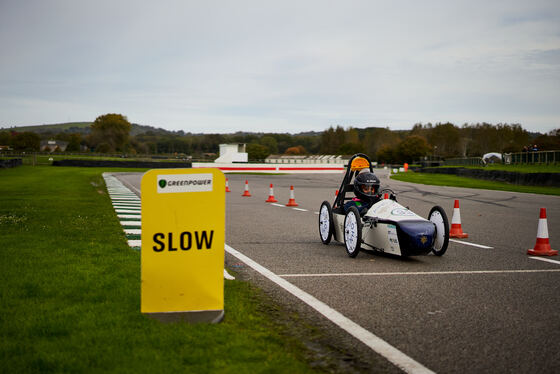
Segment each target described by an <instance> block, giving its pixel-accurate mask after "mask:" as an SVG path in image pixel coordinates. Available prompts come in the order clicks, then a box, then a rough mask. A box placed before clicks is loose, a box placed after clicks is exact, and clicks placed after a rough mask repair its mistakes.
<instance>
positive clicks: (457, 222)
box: [449, 200, 469, 238]
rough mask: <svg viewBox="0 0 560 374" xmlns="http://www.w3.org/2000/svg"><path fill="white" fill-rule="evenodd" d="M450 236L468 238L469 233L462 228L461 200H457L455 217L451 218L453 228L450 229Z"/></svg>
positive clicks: (454, 211)
mask: <svg viewBox="0 0 560 374" xmlns="http://www.w3.org/2000/svg"><path fill="white" fill-rule="evenodd" d="M449 237H450V238H468V237H469V234H466V233H464V232H463V229H462V228H461V211H460V210H459V200H455V206H454V207H453V218H451V230H449Z"/></svg>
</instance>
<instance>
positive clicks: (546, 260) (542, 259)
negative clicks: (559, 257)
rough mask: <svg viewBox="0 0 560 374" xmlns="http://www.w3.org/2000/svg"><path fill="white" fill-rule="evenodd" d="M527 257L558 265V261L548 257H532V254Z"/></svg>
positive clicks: (559, 262) (559, 263)
mask: <svg viewBox="0 0 560 374" xmlns="http://www.w3.org/2000/svg"><path fill="white" fill-rule="evenodd" d="M529 258H530V259H533V260H539V261H545V262H550V263H551V264H556V265H560V261H556V260H551V259H549V258H542V257H534V256H529Z"/></svg>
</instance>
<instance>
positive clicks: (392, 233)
mask: <svg viewBox="0 0 560 374" xmlns="http://www.w3.org/2000/svg"><path fill="white" fill-rule="evenodd" d="M387 237H388V239H389V246H390V247H391V250H393V251H398V250H400V246H399V237H398V236H397V226H395V225H387Z"/></svg>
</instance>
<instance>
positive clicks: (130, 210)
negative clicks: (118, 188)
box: [115, 207, 141, 213]
mask: <svg viewBox="0 0 560 374" xmlns="http://www.w3.org/2000/svg"><path fill="white" fill-rule="evenodd" d="M115 212H117V213H140V212H141V210H140V209H123V208H119V207H115Z"/></svg>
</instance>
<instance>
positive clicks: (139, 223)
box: [121, 221, 142, 227]
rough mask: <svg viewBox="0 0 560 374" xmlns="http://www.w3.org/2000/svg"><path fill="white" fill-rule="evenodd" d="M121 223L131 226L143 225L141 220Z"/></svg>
mask: <svg viewBox="0 0 560 374" xmlns="http://www.w3.org/2000/svg"><path fill="white" fill-rule="evenodd" d="M121 225H123V226H130V227H142V222H140V221H121Z"/></svg>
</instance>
